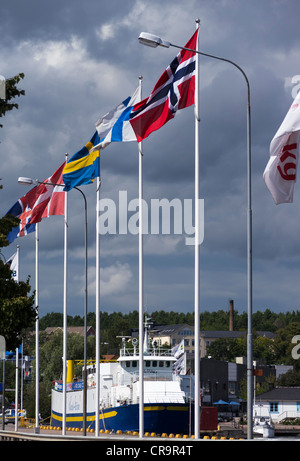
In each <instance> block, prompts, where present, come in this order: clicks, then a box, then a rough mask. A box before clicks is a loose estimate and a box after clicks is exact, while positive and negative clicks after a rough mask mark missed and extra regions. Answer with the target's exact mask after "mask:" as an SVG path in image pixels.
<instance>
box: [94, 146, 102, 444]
mask: <svg viewBox="0 0 300 461" xmlns="http://www.w3.org/2000/svg"><path fill="white" fill-rule="evenodd" d="M99 162H100V153H99ZM100 187H101V179H100V178H99V177H98V178H97V195H96V415H95V416H96V422H95V432H96V434H95V435H96V437H97V436H98V435H99V406H100V228H99V218H100Z"/></svg>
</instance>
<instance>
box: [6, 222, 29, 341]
mask: <svg viewBox="0 0 300 461" xmlns="http://www.w3.org/2000/svg"><path fill="white" fill-rule="evenodd" d="M17 222H19V221H18V220H17ZM15 223H16V220H15V219H12V218H11V219H9V218H7V217H4V218H1V219H0V236H1V242H0V245H1V246H7V245H8V244H9V242H8V240H7V235H8V233H9V232H10V231H11V229H12V228H13V227H14V226H15ZM29 281H30V279H29V277H28V279H27V280H26V282H24V281H21V282H16V281H15V280H14V279H13V278H12V271H11V270H10V268H9V266H8V265H7V264H6V263H5V261H3V260H2V259H0V335H2V336H4V338H5V340H6V347H7V349H15V348H16V347H18V346H19V345H20V342H21V338H22V333H23V332H24V330H25V329H27V328H29V327H32V325H33V323H34V321H35V319H36V312H35V309H34V306H33V304H34V294H31V295H29V293H30V291H31V287H30V284H29Z"/></svg>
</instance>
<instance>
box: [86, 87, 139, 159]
mask: <svg viewBox="0 0 300 461" xmlns="http://www.w3.org/2000/svg"><path fill="white" fill-rule="evenodd" d="M138 101H139V87H138V88H137V89H136V90H135V92H134V93H133V95H132V96H129V97H128V98H126V99H125V100H124V101H123V102H121V104H119V105H118V106H117V107H115V108H114V109H112V110H111V111H110V112H108V113H107V114H105V115H103V117H101V118H100V119H99V120H98V121H97V123H96V130H97V133H98V135H99V139H100V142H99V144H97V145H95V146H94V147H93V148H92V149H91V150H90V152H93V151H95V150H97V149H104V148H105V147H107V146H108V145H109V144H110V143H111V142H127V141H136V140H137V139H136V135H135V133H134V131H133V128H132V126H131V123H130V114H131V111H132V109H133V107H134V106H135V104H137V102H138Z"/></svg>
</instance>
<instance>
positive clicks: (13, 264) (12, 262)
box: [7, 252, 19, 282]
mask: <svg viewBox="0 0 300 461" xmlns="http://www.w3.org/2000/svg"><path fill="white" fill-rule="evenodd" d="M7 264H8V265H9V267H10V270H11V271H12V278H13V279H14V280H15V281H16V282H18V281H19V273H18V272H19V254H18V252H16V253H14V254H13V255H12V256H11V257H10V258H9V259H8V260H7Z"/></svg>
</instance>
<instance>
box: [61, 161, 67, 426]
mask: <svg viewBox="0 0 300 461" xmlns="http://www.w3.org/2000/svg"><path fill="white" fill-rule="evenodd" d="M67 160H68V154H66V161H67ZM67 264H68V192H65V216H64V301H63V303H64V305H63V411H62V413H63V420H62V435H65V434H66V417H67V328H68V326H67V281H68V277H67V276H68V271H67Z"/></svg>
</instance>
